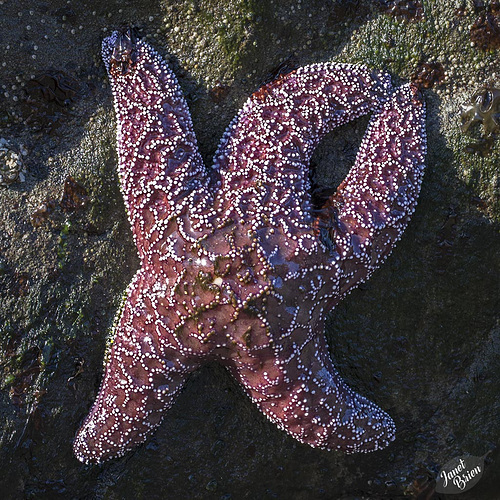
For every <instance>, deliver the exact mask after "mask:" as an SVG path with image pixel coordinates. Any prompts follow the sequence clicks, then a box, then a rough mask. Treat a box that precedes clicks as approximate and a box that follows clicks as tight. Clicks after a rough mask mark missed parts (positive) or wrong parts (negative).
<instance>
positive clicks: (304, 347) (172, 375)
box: [74, 30, 426, 463]
mask: <svg viewBox="0 0 500 500" xmlns="http://www.w3.org/2000/svg"><path fill="white" fill-rule="evenodd" d="M102 54H103V59H104V62H105V65H106V68H107V71H108V74H109V78H110V80H111V85H112V91H113V96H114V105H115V112H116V117H117V129H118V130H117V144H118V156H119V167H118V171H119V178H120V183H121V189H122V193H123V197H124V200H125V204H126V207H127V210H128V217H129V220H130V224H131V226H132V232H133V237H134V241H135V244H136V245H137V249H138V253H139V257H140V262H141V265H140V269H139V270H138V271H137V273H136V275H135V277H134V278H133V280H132V282H131V283H130V285H129V287H128V289H127V294H126V300H125V301H124V304H123V306H122V308H121V310H120V313H119V315H118V319H117V321H116V322H115V327H114V341H113V344H112V347H111V349H110V353H109V360H108V363H107V367H106V371H105V375H104V379H103V382H102V385H101V389H100V392H99V394H98V396H97V399H96V401H95V403H94V405H93V407H92V409H91V411H90V414H89V415H88V417H87V418H86V419H85V421H84V423H83V425H82V427H81V428H80V430H79V432H78V434H77V436H76V439H75V442H74V452H75V455H76V457H77V458H78V459H79V460H81V461H83V462H86V463H99V462H102V461H104V460H107V459H110V458H114V457H119V456H122V455H123V454H124V453H125V452H126V451H128V450H131V449H132V448H133V447H135V446H136V445H137V444H138V443H141V442H144V441H145V440H146V439H147V437H148V436H149V435H150V434H151V433H152V432H153V431H154V430H155V429H156V428H157V427H158V425H159V424H160V422H161V420H162V418H163V416H164V415H165V412H166V410H167V409H168V408H169V407H170V406H171V405H172V404H173V402H174V400H175V398H176V396H177V395H178V394H179V391H180V390H181V388H182V387H183V385H184V383H185V381H186V378H187V377H188V375H189V374H190V373H191V372H193V370H196V369H197V368H198V367H199V366H200V364H201V363H203V362H204V361H206V360H210V359H215V360H218V361H219V362H220V363H222V364H223V365H224V366H225V367H227V369H228V370H229V371H230V373H231V374H232V375H234V377H236V379H237V380H238V381H239V382H240V383H241V385H242V386H243V388H244V390H245V392H246V393H247V394H248V395H249V396H250V398H251V399H252V400H253V401H254V403H255V404H256V405H257V406H258V408H259V409H260V410H261V411H262V412H263V413H264V414H265V415H266V416H267V417H268V418H269V419H270V420H271V421H272V422H274V423H276V424H277V425H278V426H279V427H280V428H281V429H284V430H285V431H286V432H288V433H289V434H290V435H291V436H293V437H294V438H296V439H297V440H299V441H301V442H303V443H307V444H309V445H311V446H313V447H320V448H326V449H339V450H343V451H344V452H347V453H354V452H369V451H373V450H377V449H382V448H384V447H385V446H387V445H388V444H389V442H390V441H392V440H393V439H394V437H395V425H394V422H393V421H392V419H391V417H390V416H389V415H388V414H387V413H385V412H384V411H383V410H381V409H380V408H379V407H378V406H376V405H375V404H374V403H372V402H370V401H368V400H367V399H366V398H364V397H363V396H361V395H359V394H357V393H356V392H354V391H353V390H352V389H350V388H349V387H348V386H347V385H346V384H345V382H344V381H343V380H342V378H341V377H340V375H339V374H338V372H337V370H336V369H335V367H334V365H333V362H332V359H331V357H330V354H329V351H328V346H327V343H326V340H325V338H324V335H323V328H324V318H325V314H326V313H327V312H329V311H331V310H332V308H333V307H334V306H335V305H336V304H337V303H338V302H339V301H340V300H341V299H342V298H343V297H344V296H345V295H346V294H347V293H348V292H349V291H350V290H352V289H353V288H354V287H355V286H357V285H358V284H359V283H361V282H363V281H365V280H366V279H367V278H368V277H369V276H370V275H371V274H372V272H373V271H374V270H375V269H376V268H377V267H378V266H379V265H380V264H381V262H383V261H384V260H385V258H386V257H387V256H388V255H389V253H390V252H391V250H392V248H393V246H394V244H395V243H396V241H397V240H398V239H399V238H400V236H401V234H402V232H403V231H404V229H405V228H406V226H407V224H408V221H409V219H410V216H411V214H412V213H413V211H414V209H415V205H416V201H417V197H418V194H419V190H420V186H421V181H422V175H423V170H424V156H425V152H426V138H425V109H424V104H423V103H422V102H421V100H420V97H419V94H418V91H417V89H416V88H415V87H414V86H412V85H411V84H407V85H403V86H401V87H399V88H397V89H393V88H392V87H391V82H390V77H389V76H388V75H387V74H384V73H380V72H374V71H370V70H369V69H367V68H365V67H363V66H355V65H348V64H333V63H323V64H313V65H310V66H305V67H302V68H300V69H298V70H296V71H293V72H291V73H289V74H288V75H285V76H282V77H280V78H279V79H278V80H276V81H275V82H273V83H270V84H267V85H265V86H263V87H262V88H261V89H260V90H258V91H257V92H255V93H254V94H253V95H252V96H251V97H250V99H249V100H248V101H247V102H246V103H245V105H244V106H243V108H242V109H241V111H240V112H239V114H238V115H237V116H236V117H235V118H234V119H233V121H232V122H231V123H230V125H229V127H228V128H227V130H226V132H225V133H224V135H223V137H222V140H221V142H220V145H219V148H218V150H217V152H216V154H215V159H214V163H213V165H212V167H211V168H209V169H207V168H205V166H204V165H203V162H202V159H201V156H200V153H199V151H198V148H197V144H196V138H195V134H194V131H193V126H192V122H191V118H190V115H189V111H188V107H187V104H186V101H185V100H184V97H183V95H182V91H181V89H180V87H179V85H178V83H177V80H176V78H175V76H174V74H173V73H172V72H171V70H170V69H169V68H168V66H167V64H166V63H165V61H164V60H162V58H161V57H160V56H159V55H158V53H157V52H156V51H155V50H154V49H153V48H152V47H150V46H149V45H148V44H147V43H146V42H144V41H142V40H138V39H136V38H135V36H134V34H133V32H132V31H131V30H124V31H122V32H115V33H113V34H112V35H111V36H110V37H108V38H106V39H105V40H104V41H103V48H102ZM369 112H373V114H372V117H371V121H370V124H369V126H368V130H367V132H366V134H365V136H364V138H363V141H362V144H361V146H360V149H359V152H358V155H357V158H356V161H355V164H354V166H353V167H352V169H351V170H350V172H349V174H348V175H347V177H346V179H345V180H344V181H343V182H342V183H341V184H340V186H339V188H338V189H337V192H336V193H335V194H334V195H332V196H331V197H330V198H329V199H328V200H327V201H326V202H325V204H324V205H323V206H322V208H321V209H320V210H319V211H318V210H315V209H314V208H313V206H312V202H311V182H310V178H309V160H310V158H311V155H312V153H313V151H314V149H315V147H316V145H317V144H318V142H319V141H320V139H321V138H322V137H323V136H324V135H325V134H326V133H328V132H329V131H330V130H332V129H333V128H334V127H337V126H339V125H342V124H345V123H347V122H349V121H350V120H353V119H354V118H357V117H359V116H361V115H364V114H366V113H369Z"/></svg>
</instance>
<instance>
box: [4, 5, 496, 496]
mask: <svg viewBox="0 0 500 500" xmlns="http://www.w3.org/2000/svg"><path fill="white" fill-rule="evenodd" d="M84 4H86V5H84ZM422 4H423V5H422ZM495 5H496V4H495V2H494V1H492V2H481V5H480V2H473V1H471V2H461V1H449V0H430V1H426V2H421V3H419V2H409V1H406V2H403V1H385V2H384V1H382V0H373V1H368V0H366V1H363V0H348V1H343V2H340V1H334V0H330V1H324V0H303V1H298V0H295V1H291V0H283V1H279V2H278V1H274V2H272V1H270V2H264V1H256V0H254V1H245V0H223V1H220V0H219V1H215V0H199V1H179V2H174V1H170V0H164V1H163V2H154V1H152V0H150V1H142V2H125V1H123V0H122V1H120V2H118V1H114V0H111V1H109V2H106V3H105V4H104V6H103V4H102V3H101V2H97V1H95V0H94V1H89V2H80V3H78V2H70V3H66V2H64V1H58V0H54V1H50V2H43V1H41V2H34V1H25V2H22V5H21V3H18V2H8V1H0V16H1V18H2V28H1V29H0V49H1V51H2V54H4V57H3V59H2V61H1V62H0V68H1V69H0V71H1V73H0V74H1V79H0V85H1V94H0V138H3V139H4V140H5V141H7V143H8V147H9V151H12V152H13V153H12V154H14V155H16V158H17V159H18V160H19V162H22V173H23V175H22V176H19V178H18V180H17V181H16V182H12V183H9V184H8V185H7V186H4V185H2V186H0V207H1V208H0V343H1V352H0V383H1V391H0V416H1V418H0V422H1V427H0V428H1V432H0V464H1V467H2V471H3V474H2V477H1V479H0V490H1V491H2V493H4V492H5V495H6V496H5V495H4V496H5V498H13V499H17V498H36V499H44V498H50V499H57V498H61V499H66V498H82V499H83V498H108V499H115V498H116V499H118V498H120V499H122V498H164V497H169V498H170V497H171V498H179V499H183V498H186V499H187V498H189V499H195V498H214V499H226V500H228V499H240V498H278V499H282V498H283V499H285V498H286V499H289V498H293V499H311V498H314V499H315V498H318V499H321V498H325V499H327V498H328V499H330V498H344V499H353V498H367V497H369V498H399V497H401V498H403V497H405V498H408V497H410V498H412V497H413V498H431V497H432V495H433V489H434V478H435V477H436V475H437V473H438V471H439V469H440V468H441V466H442V465H444V464H445V463H446V462H448V461H449V460H451V459H452V458H454V457H456V456H460V455H465V454H471V455H475V456H482V455H485V454H486V453H487V452H489V451H491V453H489V455H488V457H487V459H486V471H485V473H484V476H483V478H482V479H481V480H480V482H479V483H478V485H477V486H475V487H474V489H473V490H471V491H470V492H467V493H465V494H463V495H459V496H457V497H456V498H457V500H460V499H462V498H463V499H466V498H467V499H469V498H470V499H472V498H474V499H477V498H479V499H483V498H484V499H490V498H495V495H496V492H497V486H498V477H499V476H500V457H499V451H498V449H497V446H498V442H499V438H500V424H499V421H498V415H499V414H500V398H499V396H498V387H499V383H500V361H499V360H500V356H499V355H500V326H499V321H498V311H499V296H500V294H499V292H500V290H499V282H500V280H499V267H500V266H499V265H500V232H499V222H500V196H499V167H498V165H499V160H500V140H499V139H497V138H496V137H495V134H496V132H495V131H494V130H493V131H492V132H491V133H490V132H488V133H489V136H488V137H486V135H485V134H486V133H487V132H485V130H484V129H482V128H481V124H475V125H474V126H472V127H470V129H469V130H468V134H467V135H465V134H464V133H463V132H462V130H461V112H462V109H463V106H465V105H467V104H468V103H469V100H470V98H471V96H472V95H474V94H475V93H476V92H477V91H479V90H480V89H481V88H482V87H484V86H485V85H488V86H490V87H496V88H499V87H500V64H499V63H498V58H499V53H498V50H495V49H494V48H491V47H495V46H496V45H495V44H496V42H495V41H494V40H493V41H492V40H491V37H494V36H495V30H494V29H493V28H491V29H490V28H488V26H490V25H488V26H487V27H486V28H485V29H483V30H482V31H481V36H482V38H481V43H480V44H479V45H478V42H477V35H475V34H474V36H473V40H472V42H471V27H473V26H475V25H477V24H478V23H479V24H481V23H483V24H484V22H486V21H488V22H491V23H493V24H492V25H493V26H495V25H494V23H495V22H496V21H495V19H497V17H495V16H498V11H497V10H496V7H495ZM485 20H486V21H485ZM124 23H132V24H134V25H135V26H136V27H137V28H138V29H139V31H140V33H141V34H142V36H144V37H145V38H146V39H147V40H149V41H150V42H151V43H152V44H153V45H154V46H155V47H157V49H158V50H159V51H160V52H161V53H162V54H164V55H165V56H167V57H169V60H170V62H171V64H172V67H173V68H174V70H175V72H176V74H177V75H178V77H179V80H180V83H181V85H182V87H183V89H184V92H185V94H186V96H187V100H188V104H189V106H190V108H191V113H192V117H193V122H194V127H195V130H196V133H197V135H198V140H199V144H200V149H201V151H202V154H203V156H204V158H205V160H206V161H207V163H209V160H210V159H211V156H212V154H213V153H214V151H215V149H216V147H217V143H218V140H219V138H220V136H221V134H222V132H223V131H224V129H225V127H226V126H227V124H228V123H229V121H230V120H231V118H232V117H233V116H234V114H235V113H236V111H237V110H238V109H239V107H240V105H241V104H242V103H243V102H244V100H245V99H246V98H247V97H248V95H249V94H251V93H252V92H253V91H254V90H256V89H257V88H258V87H259V86H260V85H261V84H262V83H264V82H265V81H268V80H269V79H272V78H273V76H276V74H278V73H279V71H280V68H281V69H283V68H285V69H286V68H292V67H296V66H300V65H304V64H308V63H313V62H319V61H329V60H331V61H340V62H351V63H364V64H368V65H369V66H371V67H373V68H378V69H385V70H387V71H389V72H390V73H391V75H392V76H393V80H394V81H395V83H398V82H401V81H405V80H408V79H409V78H411V77H412V75H414V74H415V72H416V71H417V68H419V67H422V65H424V64H429V65H430V64H434V63H439V65H440V66H442V67H443V69H444V72H445V74H444V78H442V75H441V76H440V78H438V79H436V81H435V82H432V83H431V84H430V85H429V87H430V88H428V89H426V90H424V93H425V96H426V100H427V104H428V135H429V153H428V159H427V165H428V168H427V172H426V175H425V178H424V184H423V188H422V194H421V197H420V203H419V206H418V207H417V211H416V213H415V215H414V217H413V219H412V222H411V223H410V226H409V228H408V229H407V231H406V233H405V235H404V237H403V239H402V241H401V242H400V243H399V245H398V247H397V248H396V250H395V252H394V253H393V254H392V255H391V257H390V258H389V259H388V261H387V262H386V263H385V265H384V266H383V267H382V268H381V269H380V270H378V271H377V272H376V273H375V275H374V276H373V277H372V278H371V280H370V281H369V282H368V283H367V284H366V285H365V286H363V287H362V289H358V290H356V291H355V292H354V293H353V294H351V295H350V296H349V297H348V298H347V299H346V300H345V301H344V302H343V303H342V304H341V305H340V306H338V307H337V309H336V310H335V311H334V312H333V314H332V315H331V317H330V320H329V323H328V330H327V336H328V339H329V342H330V346H331V351H332V355H333V357H334V360H335V362H336V365H337V366H338V368H339V370H340V372H341V374H342V376H343V377H344V378H345V379H346V381H347V382H348V384H349V385H351V386H352V387H353V388H355V389H356V390H358V391H359V392H360V393H362V394H363V395H365V396H367V397H368V398H370V399H371V400H373V401H375V402H376V403H377V404H378V405H380V406H381V407H382V408H384V409H385V410H387V411H388V412H389V413H390V415H391V416H392V417H393V418H394V420H395V422H396V425H397V427H398V434H397V439H396V441H395V442H394V443H393V444H392V445H391V446H389V447H388V448H387V449H386V450H384V451H382V452H377V453H373V454H368V455H364V456H362V455H351V456H345V455H343V454H341V453H336V452H326V451H320V450H314V449H311V448H308V447H307V446H305V445H301V444H299V443H297V442H296V441H294V440H293V439H292V438H290V437H288V436H287V435H285V434H284V433H283V432H280V431H279V430H277V429H276V428H275V427H274V426H273V425H272V424H271V423H269V422H267V421H266V420H265V418H264V417H263V416H262V415H261V414H260V413H259V412H258V411H257V410H256V409H255V408H254V406H253V405H252V404H251V402H250V401H249V400H248V399H247V398H246V397H245V396H244V395H243V393H242V391H241V389H240V388H239V387H238V386H237V385H236V383H235V382H234V381H233V380H232V379H231V378H230V377H229V375H228V374H227V373H226V372H225V371H224V369H222V368H221V367H220V366H218V365H216V364H210V365H207V366H205V367H204V368H202V369H201V370H200V371H199V372H197V373H196V374H194V375H193V376H192V377H191V378H190V380H189V382H188V384H187V386H186V388H185V390H184V392H183V393H182V394H181V396H180V397H179V400H178V402H177V403H176V404H175V405H174V407H173V408H172V409H171V410H170V412H169V413H168V415H167V417H166V419H165V421H164V423H163V424H162V426H161V428H160V430H159V431H158V432H157V433H156V435H155V436H154V438H153V439H151V440H149V441H148V442H147V443H146V444H145V445H144V446H142V447H141V448H139V449H138V450H137V451H135V452H131V453H129V454H128V455H127V456H126V457H124V458H123V459H120V460H115V461H112V462H109V463H107V464H105V465H103V466H100V467H85V466H83V465H81V464H80V463H79V462H78V461H77V460H76V459H75V458H74V457H73V455H72V451H71V444H72V440H73V438H74V434H75V432H76V430H77V428H78V426H79V425H80V423H81V421H82V419H83V417H84V416H85V415H86V413H87V411H88V410H89V408H90V406H91V403H92V402H93V400H94V397H95V395H96V392H97V389H98V387H99V383H100V380H101V377H102V370H103V357H104V352H105V347H106V342H107V338H108V335H109V333H110V327H111V324H112V321H113V318H114V315H115V313H116V311H117V308H118V306H119V304H120V301H121V296H122V293H123V291H124V290H125V288H126V286H127V284H128V282H129V280H130V278H131V277H132V275H133V273H134V271H135V269H136V268H137V266H138V260H137V257H136V253H135V249H134V246H133V243H132V235H131V232H130V230H129V228H128V223H127V220H126V215H125V211H124V206H123V202H122V199H121V195H120V192H119V188H118V182H117V175H116V155H115V142H114V141H115V137H114V135H115V127H114V116H113V111H112V107H111V93H110V90H109V84H108V82H107V79H106V76H105V70H104V66H103V64H102V62H101V60H100V44H101V40H102V38H103V37H104V36H106V35H107V34H109V33H110V32H111V31H112V30H113V29H116V28H117V27H119V26H120V25H122V24H124ZM476 31H477V30H476ZM476 31H474V33H475V32H476ZM485 37H486V38H485ZM484 40H486V41H484ZM418 74H419V75H421V72H419V73H418ZM422 78H423V77H422ZM426 78H427V77H426ZM429 78H430V77H429ZM429 78H427V80H429ZM366 123H367V121H366V120H360V121H357V122H356V123H354V124H352V125H350V126H346V127H343V128H341V129H339V130H337V131H335V132H333V133H332V134H330V135H329V136H328V137H327V138H326V139H325V140H324V141H323V143H322V144H321V145H320V147H319V148H318V150H317V152H316V154H315V156H314V158H313V164H314V166H315V181H316V183H317V184H318V185H321V186H326V187H332V186H334V187H335V186H336V185H337V184H338V183H339V182H340V180H341V179H342V177H343V175H345V173H346V171H347V170H348V168H349V166H350V164H352V162H353V160H354V156H355V153H356V150H357V147H358V145H359V142H360V139H361V136H362V134H363V132H364V129H365V127H366ZM481 141H483V142H481ZM2 144H4V142H2ZM471 144H473V145H475V147H472V148H471V147H470V145H471ZM16 161H17V160H16ZM435 498H439V495H437V494H435Z"/></svg>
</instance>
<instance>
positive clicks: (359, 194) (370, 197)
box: [317, 84, 426, 296]
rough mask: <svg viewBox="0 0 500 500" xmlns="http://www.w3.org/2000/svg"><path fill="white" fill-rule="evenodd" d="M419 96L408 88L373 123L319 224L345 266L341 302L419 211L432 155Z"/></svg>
mask: <svg viewBox="0 0 500 500" xmlns="http://www.w3.org/2000/svg"><path fill="white" fill-rule="evenodd" d="M417 94H418V91H417V89H416V88H415V87H414V86H412V85H411V84H407V85H403V86H402V87H400V88H398V89H397V90H396V91H395V92H394V94H393V95H392V96H391V99H390V100H389V101H387V102H386V103H384V105H383V106H382V108H381V110H380V112H378V113H377V114H376V115H374V116H373V117H372V120H371V123H370V125H369V127H368V130H367V132H366V134H365V137H364V138H363V141H362V144H361V147H360V149H359V152H358V155H357V158H356V162H355V164H354V167H353V168H352V169H351V171H350V172H349V174H348V175H347V177H346V179H345V180H344V181H343V182H342V183H341V185H340V186H339V188H338V190H337V193H336V194H335V195H333V196H332V197H331V198H330V199H329V200H328V201H327V203H326V204H325V206H324V207H323V209H322V212H321V214H320V216H319V218H318V223H317V227H318V228H319V230H320V233H321V236H322V240H323V242H324V243H326V244H327V246H330V248H331V250H332V252H333V255H335V256H336V257H337V260H338V262H337V265H339V266H340V270H341V273H340V282H339V286H338V288H339V293H340V296H343V295H344V294H345V293H347V292H348V291H349V290H350V289H351V288H352V287H353V286H355V285H356V284H358V283H359V282H361V281H364V280H366V279H367V278H368V277H369V276H370V274H371V273H372V272H373V270H374V269H376V268H378V267H379V266H380V264H381V263H382V262H383V260H384V259H385V258H386V257H387V256H388V255H389V254H390V252H391V251H392V249H393V247H394V245H395V243H396V242H397V241H398V240H399V238H400V237H401V235H402V233H403V231H404V230H405V228H406V226H407V225H408V222H409V220H410V218H411V215H412V214H413V212H414V211H415V207H416V204H417V198H418V195H419V192H420V186H421V183H422V177H423V173H424V159H425V154H426V133H425V106H424V104H423V102H422V101H420V100H419V98H418V96H417ZM334 269H335V272H337V269H338V268H337V266H335V268H334ZM337 277H339V276H337Z"/></svg>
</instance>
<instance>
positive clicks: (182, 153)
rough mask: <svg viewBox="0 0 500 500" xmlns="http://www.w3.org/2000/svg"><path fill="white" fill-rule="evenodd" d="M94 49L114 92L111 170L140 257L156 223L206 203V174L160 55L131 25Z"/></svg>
mask: <svg viewBox="0 0 500 500" xmlns="http://www.w3.org/2000/svg"><path fill="white" fill-rule="evenodd" d="M102 56H103V60H104V63H105V65H106V68H107V70H108V74H109V79H110V81H111V87H112V91H113V97H114V106H115V112H116V120H117V144H118V157H119V164H118V173H119V177H120V182H121V188H122V192H123V196H124V199H125V204H126V207H127V210H128V215H129V219H130V223H131V225H132V229H133V232H134V238H135V242H136V244H137V247H138V249H139V254H140V256H141V257H142V255H143V254H144V251H145V249H146V247H147V244H148V243H147V242H148V240H149V239H150V238H151V236H152V235H153V234H154V232H155V231H156V232H158V226H161V225H163V226H168V222H169V221H171V220H172V219H176V220H177V222H178V223H179V222H180V221H179V218H180V219H183V218H185V217H186V213H187V211H188V208H189V207H190V206H200V205H203V206H205V205H206V203H207V194H206V188H207V184H208V183H209V179H208V176H207V172H206V169H205V167H204V165H203V161H202V158H201V156H200V153H199V151H198V146H197V143H196V137H195V133H194V130H193V125H192V122H191V117H190V114H189V110H188V107H187V104H186V100H185V99H184V97H183V95H182V91H181V88H180V86H179V84H178V82H177V79H176V77H175V75H174V74H173V72H172V71H171V70H170V69H169V67H168V66H167V64H166V63H165V61H164V60H163V59H162V58H161V57H160V56H159V55H158V53H157V52H156V51H155V50H154V49H153V48H152V47H150V46H149V45H148V44H147V43H145V42H143V41H142V40H136V39H135V37H134V36H133V34H132V32H131V30H129V31H126V32H122V33H119V32H115V33H113V34H112V35H111V36H110V37H108V38H106V39H104V41H103V44H102ZM183 225H185V226H186V227H187V229H186V231H189V230H191V229H192V228H191V227H190V226H188V225H187V224H185V221H183ZM162 230H165V229H163V228H162ZM171 230H173V229H170V231H171ZM167 231H169V230H168V229H167Z"/></svg>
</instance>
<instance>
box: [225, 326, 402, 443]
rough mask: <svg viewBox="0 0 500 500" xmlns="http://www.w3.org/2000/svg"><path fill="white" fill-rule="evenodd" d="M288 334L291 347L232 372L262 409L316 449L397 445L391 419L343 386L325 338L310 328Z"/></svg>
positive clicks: (280, 346) (284, 344) (278, 346)
mask: <svg viewBox="0 0 500 500" xmlns="http://www.w3.org/2000/svg"><path fill="white" fill-rule="evenodd" d="M289 333H290V335H289V336H288V335H286V336H285V337H284V338H285V339H288V340H289V341H285V342H281V343H280V342H276V343H275V345H274V350H273V352H271V350H270V349H269V350H268V353H269V354H268V356H265V355H263V352H260V353H259V354H258V357H257V358H253V357H251V356H247V357H244V358H242V359H241V360H240V361H239V363H238V364H237V365H236V366H235V367H234V368H233V373H234V374H235V376H236V377H237V378H238V379H239V380H240V382H241V383H242V385H243V387H244V388H245V390H246V392H247V393H248V394H249V396H250V397H251V398H252V400H253V401H254V402H255V403H256V404H257V406H258V407H259V409H260V410H261V411H262V412H263V413H264V414H265V415H266V416H267V417H268V418H269V419H270V420H271V421H272V422H274V423H276V424H277V425H278V427H280V428H281V429H283V430H285V431H286V432H287V433H288V434H290V435H291V436H293V437H294V438H296V439H298V440H299V441H301V442H303V443H306V444H308V445H310V446H313V447H320V448H326V449H338V450H342V451H344V452H347V453H355V452H369V451H375V450H377V449H382V448H385V447H386V446H387V445H388V444H389V442H390V441H392V440H394V436H395V431H396V428H395V425H394V422H393V421H392V419H391V418H390V417H389V415H387V413H385V412H384V411H382V410H381V409H380V408H379V407H378V406H376V405H375V404H374V403H372V402H371V401H368V400H367V399H366V398H364V397H363V396H360V395H359V394H357V393H356V392H354V391H353V390H351V389H350V388H349V387H348V386H347V385H346V384H345V383H344V382H343V380H342V378H341V377H340V376H339V374H338V373H337V371H336V370H335V367H334V366H333V363H332V361H331V358H330V355H329V353H328V348H327V345H326V342H325V340H324V336H323V335H321V336H318V335H315V334H314V333H313V332H312V328H311V326H310V325H303V326H298V327H297V328H295V329H293V331H292V332H289ZM292 339H293V342H292ZM300 339H303V341H302V342H301V341H300ZM257 361H258V362H257Z"/></svg>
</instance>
